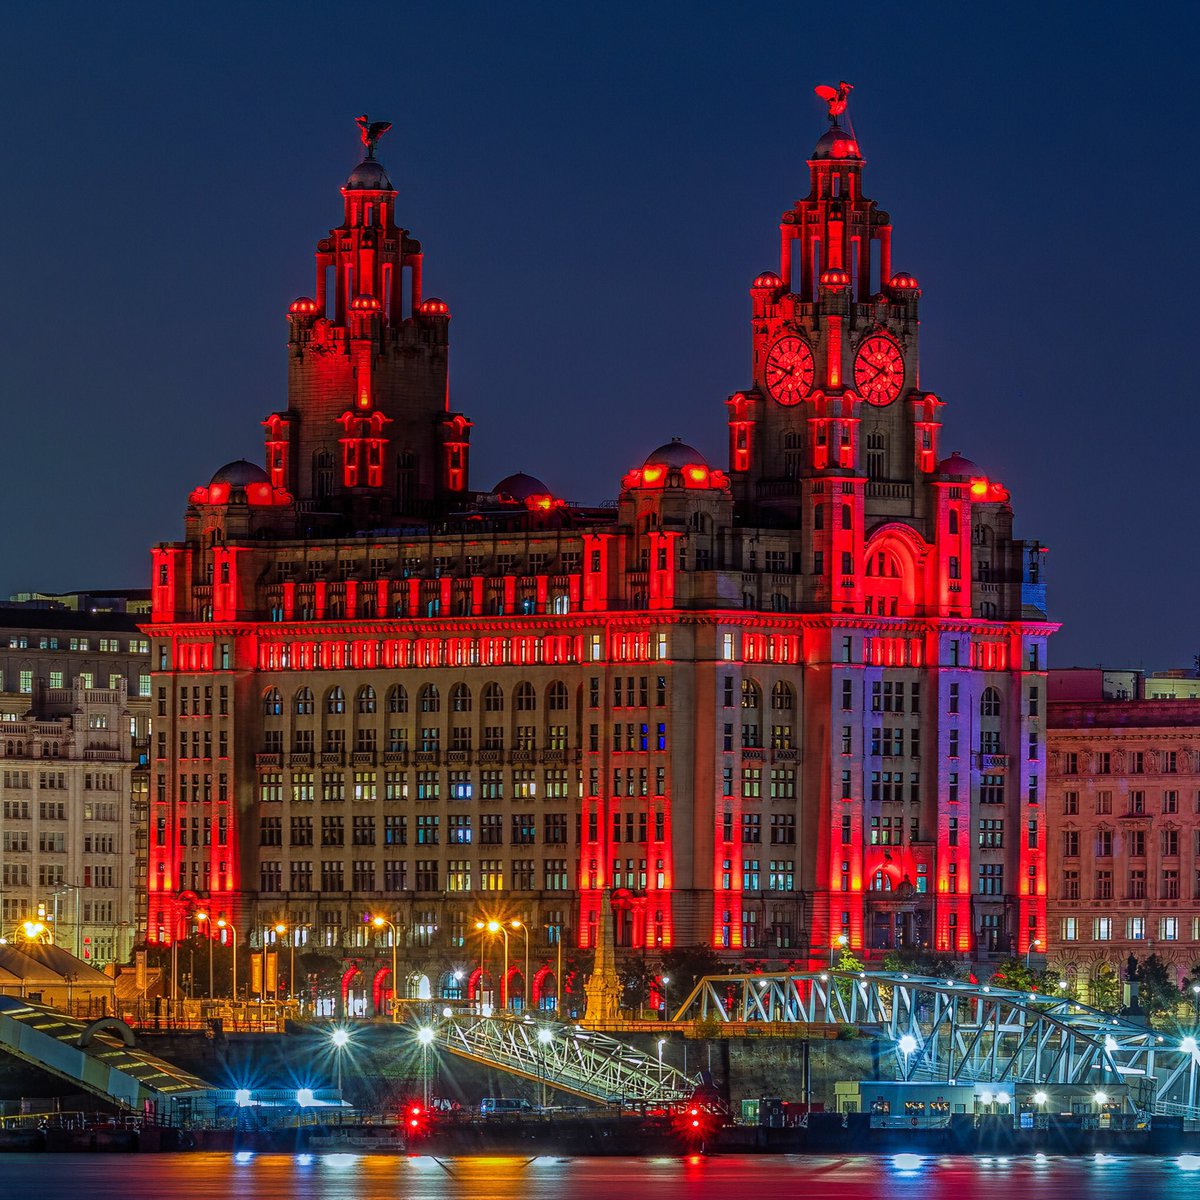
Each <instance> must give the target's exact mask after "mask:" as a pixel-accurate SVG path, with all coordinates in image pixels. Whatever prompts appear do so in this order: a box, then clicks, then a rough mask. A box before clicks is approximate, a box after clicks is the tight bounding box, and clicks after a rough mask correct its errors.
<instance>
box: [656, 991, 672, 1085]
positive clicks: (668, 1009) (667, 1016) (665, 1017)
mask: <svg viewBox="0 0 1200 1200" xmlns="http://www.w3.org/2000/svg"><path fill="white" fill-rule="evenodd" d="M670 982H671V977H670V975H664V976H663V977H662V998H663V1020H665V1021H668V1020H670V1014H671V1006H670V1004H669V1003H668V1002H667V985H668V984H669V983H670ZM658 1061H659V1065H660V1066H661V1065H662V1044H661V1043H659V1048H658Z"/></svg>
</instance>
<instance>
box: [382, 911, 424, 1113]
mask: <svg viewBox="0 0 1200 1200" xmlns="http://www.w3.org/2000/svg"><path fill="white" fill-rule="evenodd" d="M371 924H372V925H374V926H375V928H376V929H382V928H383V927H384V926H385V925H386V926H387V927H388V929H390V930H391V931H392V1020H393V1021H395V1019H396V1012H397V1010H398V1009H399V1007H400V1006H399V1005H398V1004H397V1003H396V1001H397V1000H398V999H399V997H400V990H399V988H398V987H397V986H396V927H395V925H393V924H392V923H391V921H389V920H388V919H387V917H372V918H371ZM425 1103H426V1104H428V1103H429V1097H428V1096H426V1097H425Z"/></svg>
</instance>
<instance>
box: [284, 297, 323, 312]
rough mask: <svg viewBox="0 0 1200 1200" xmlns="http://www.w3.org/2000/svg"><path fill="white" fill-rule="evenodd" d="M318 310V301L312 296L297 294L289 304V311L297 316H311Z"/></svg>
mask: <svg viewBox="0 0 1200 1200" xmlns="http://www.w3.org/2000/svg"><path fill="white" fill-rule="evenodd" d="M316 311H317V302H316V301H315V300H314V299H313V298H312V297H311V296H297V297H296V299H295V300H293V301H292V302H291V304H289V305H288V312H290V313H293V314H295V315H297V316H305V317H307V316H311V315H312V314H313V313H315V312H316Z"/></svg>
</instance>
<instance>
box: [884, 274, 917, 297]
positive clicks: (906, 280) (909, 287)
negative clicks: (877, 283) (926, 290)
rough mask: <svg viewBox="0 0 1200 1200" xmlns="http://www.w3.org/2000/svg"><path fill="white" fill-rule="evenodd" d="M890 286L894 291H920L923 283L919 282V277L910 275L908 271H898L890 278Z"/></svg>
mask: <svg viewBox="0 0 1200 1200" xmlns="http://www.w3.org/2000/svg"><path fill="white" fill-rule="evenodd" d="M888 287H890V288H891V289H892V291H893V292H919V291H920V290H921V285H920V284H919V283H918V282H917V277H916V276H915V275H910V274H909V273H908V272H907V271H897V272H896V274H895V275H893V276H892V277H891V279H889V280H888Z"/></svg>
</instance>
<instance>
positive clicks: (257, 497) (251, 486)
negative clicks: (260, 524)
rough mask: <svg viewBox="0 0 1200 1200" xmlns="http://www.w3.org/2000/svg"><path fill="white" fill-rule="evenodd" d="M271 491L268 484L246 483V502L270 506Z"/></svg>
mask: <svg viewBox="0 0 1200 1200" xmlns="http://www.w3.org/2000/svg"><path fill="white" fill-rule="evenodd" d="M272 490H273V489H272V487H271V485H270V484H269V483H248V484H246V500H247V502H248V503H250V504H257V505H264V504H270V503H271V500H272V496H271V492H272Z"/></svg>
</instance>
